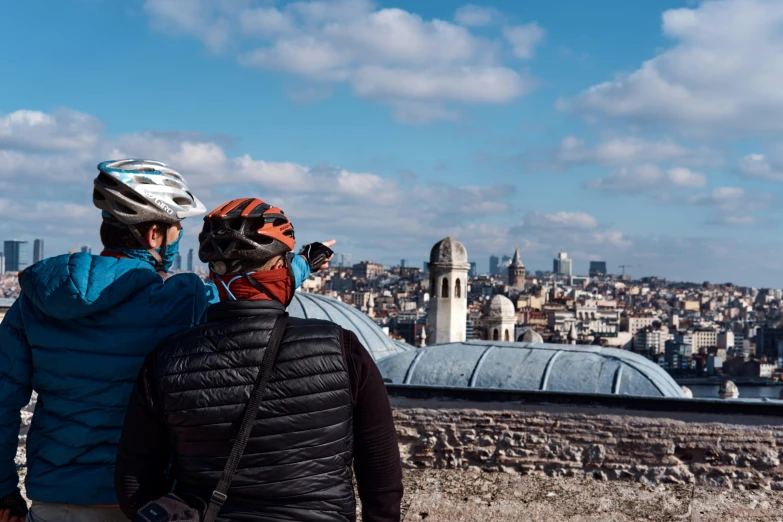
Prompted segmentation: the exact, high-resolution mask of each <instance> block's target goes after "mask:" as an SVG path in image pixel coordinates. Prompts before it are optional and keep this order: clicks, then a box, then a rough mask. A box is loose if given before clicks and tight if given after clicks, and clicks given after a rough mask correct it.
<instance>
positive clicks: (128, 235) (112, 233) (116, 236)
mask: <svg viewBox="0 0 783 522" xmlns="http://www.w3.org/2000/svg"><path fill="white" fill-rule="evenodd" d="M153 225H157V226H158V229H159V230H162V231H163V230H168V228H169V226H170V225H169V224H167V223H158V222H154V221H153V222H149V223H139V224H138V225H136V230H138V231H139V234H141V236H142V237H144V236H145V235H147V232H149V230H150V228H152V226H153ZM101 243H103V246H104V248H111V249H115V250H122V249H129V250H131V249H137V248H143V246H142V245H140V244H139V241H138V240H137V239H136V237H135V236H134V235H133V233H132V232H131V231H130V229H129V228H128V227H126V226H124V225H123V226H116V225H112V224H111V223H107V222H106V221H104V222H103V223H101Z"/></svg>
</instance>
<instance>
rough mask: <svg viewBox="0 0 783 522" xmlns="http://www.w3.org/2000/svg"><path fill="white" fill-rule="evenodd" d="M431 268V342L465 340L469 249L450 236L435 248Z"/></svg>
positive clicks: (429, 319) (428, 332)
mask: <svg viewBox="0 0 783 522" xmlns="http://www.w3.org/2000/svg"><path fill="white" fill-rule="evenodd" d="M427 267H428V268H429V271H430V304H429V311H428V312H427V344H428V345H430V344H443V343H452V342H463V341H465V329H466V321H467V317H468V296H467V294H468V286H467V283H468V270H470V264H468V252H467V250H465V247H464V246H463V245H462V243H460V242H459V241H457V240H456V239H454V238H451V237H447V238H446V239H443V240H441V241H439V242H438V243H436V244H435V246H434V247H432V251H431V252H430V262H429V263H428V264H427Z"/></svg>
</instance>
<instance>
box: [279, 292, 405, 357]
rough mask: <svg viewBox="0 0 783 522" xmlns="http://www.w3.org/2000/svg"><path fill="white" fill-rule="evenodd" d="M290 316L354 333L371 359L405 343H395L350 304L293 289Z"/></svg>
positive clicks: (393, 351) (400, 348) (395, 351)
mask: <svg viewBox="0 0 783 522" xmlns="http://www.w3.org/2000/svg"><path fill="white" fill-rule="evenodd" d="M288 313H289V314H290V315H291V317H299V318H302V319H308V318H309V319H323V320H326V321H332V322H334V323H337V324H339V325H340V326H342V327H343V328H345V329H346V330H351V331H352V332H353V333H355V334H356V337H358V339H359V341H360V342H361V343H362V345H363V346H364V347H365V348H367V351H369V352H370V355H372V357H373V359H375V360H376V361H380V360H381V359H383V358H385V357H389V356H390V355H396V354H399V353H402V352H404V351H405V346H407V345H405V344H404V343H395V342H394V341H392V340H391V339H390V338H389V336H388V335H386V334H385V333H384V332H383V330H381V328H380V327H379V326H378V325H377V324H375V322H374V321H373V320H372V319H370V318H369V317H367V316H366V315H365V314H363V313H362V312H361V311H360V310H358V309H356V308H354V307H353V306H350V305H347V304H345V303H343V302H342V301H339V300H337V299H335V298H333V297H327V296H325V295H320V294H310V293H307V292H296V293H295V294H294V300H293V301H292V302H291V304H290V305H289V306H288Z"/></svg>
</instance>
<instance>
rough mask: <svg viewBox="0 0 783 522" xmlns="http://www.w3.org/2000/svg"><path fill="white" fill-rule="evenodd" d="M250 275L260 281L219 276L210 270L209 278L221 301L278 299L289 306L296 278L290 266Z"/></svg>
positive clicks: (243, 275) (236, 276)
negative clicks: (294, 278)
mask: <svg viewBox="0 0 783 522" xmlns="http://www.w3.org/2000/svg"><path fill="white" fill-rule="evenodd" d="M247 276H248V277H251V278H253V281H255V282H256V283H258V285H257V286H259V287H260V289H259V288H256V286H255V285H253V284H252V283H250V282H249V281H248V280H247V277H245V274H242V275H233V274H232V275H224V276H219V275H217V274H215V273H214V272H210V274H209V278H210V279H211V280H212V281H213V282H214V283H215V286H217V289H218V295H219V296H220V300H221V301H233V300H236V301H271V300H274V301H277V302H279V303H282V304H284V305H285V306H288V305H289V304H290V302H291V300H292V299H293V297H294V290H295V288H294V280H293V277H291V271H290V270H289V268H287V267H284V268H276V269H274V270H264V271H263V272H248V273H247ZM261 289H263V290H261Z"/></svg>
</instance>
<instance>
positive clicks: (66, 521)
mask: <svg viewBox="0 0 783 522" xmlns="http://www.w3.org/2000/svg"><path fill="white" fill-rule="evenodd" d="M27 520H28V522H127V520H128V517H126V516H125V515H124V514H123V513H122V511H120V508H100V507H90V506H77V505H74V504H55V503H52V502H33V505H32V507H31V508H30V512H29V513H28V514H27Z"/></svg>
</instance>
